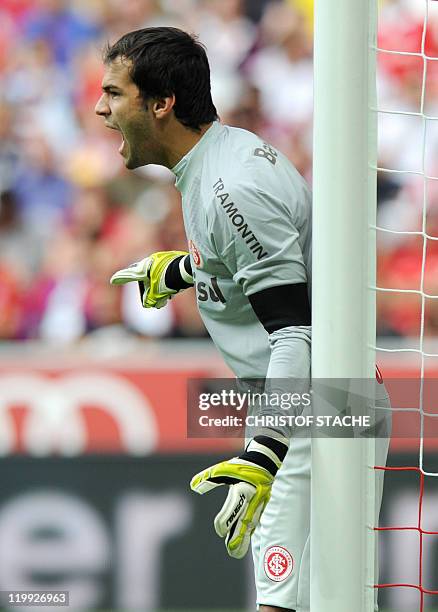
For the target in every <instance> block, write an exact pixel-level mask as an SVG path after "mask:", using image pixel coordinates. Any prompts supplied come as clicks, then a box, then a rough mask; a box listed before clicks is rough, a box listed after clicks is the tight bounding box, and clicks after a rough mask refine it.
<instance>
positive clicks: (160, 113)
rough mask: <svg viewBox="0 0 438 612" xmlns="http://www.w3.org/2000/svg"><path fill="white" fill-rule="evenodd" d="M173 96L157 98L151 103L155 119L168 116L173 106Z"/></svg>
mask: <svg viewBox="0 0 438 612" xmlns="http://www.w3.org/2000/svg"><path fill="white" fill-rule="evenodd" d="M175 101H176V100H175V95H174V94H172V95H171V96H168V97H167V98H158V99H156V100H154V101H153V103H152V112H153V114H154V115H155V118H156V119H164V118H165V117H167V116H169V114H170V113H171V112H172V109H173V107H174V106H175Z"/></svg>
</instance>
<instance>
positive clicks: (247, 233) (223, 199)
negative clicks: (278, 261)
mask: <svg viewBox="0 0 438 612" xmlns="http://www.w3.org/2000/svg"><path fill="white" fill-rule="evenodd" d="M213 191H214V195H215V197H216V199H217V201H218V202H219V204H220V206H221V208H222V210H224V211H225V213H226V214H227V215H228V217H229V218H230V219H231V223H232V224H233V225H234V227H235V228H237V231H238V232H239V234H240V235H241V236H242V238H243V240H244V241H245V243H246V244H247V245H248V247H249V250H250V251H252V252H253V253H254V255H256V256H257V259H258V260H259V261H260V260H261V259H263V258H264V257H267V256H268V252H267V251H266V250H265V248H264V247H263V245H262V244H261V243H260V242H259V240H258V239H257V236H256V235H255V234H254V232H253V231H252V230H251V228H250V227H249V226H248V223H247V222H246V221H245V217H244V216H243V215H242V214H241V213H240V211H239V209H238V207H237V205H236V204H235V203H234V202H233V201H232V199H231V196H230V194H229V193H227V192H226V190H225V185H224V182H223V180H222V179H221V178H220V179H218V180H217V181H216V183H214V185H213Z"/></svg>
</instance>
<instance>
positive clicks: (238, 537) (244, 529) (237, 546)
mask: <svg viewBox="0 0 438 612" xmlns="http://www.w3.org/2000/svg"><path fill="white" fill-rule="evenodd" d="M265 505H266V504H261V505H260V506H258V508H257V509H256V511H255V512H254V516H253V518H252V520H251V522H250V523H245V516H244V515H241V516H239V518H238V520H237V521H236V523H234V524H233V526H232V529H231V530H230V532H229V534H228V535H227V537H226V538H225V547H226V549H227V552H228V554H229V555H230V557H233V558H234V559H243V557H244V556H245V555H246V553H247V552H248V548H249V545H250V543H251V536H252V534H253V532H254V529H255V528H256V527H257V525H258V523H259V521H260V517H261V515H262V512H263V510H264V507H265Z"/></svg>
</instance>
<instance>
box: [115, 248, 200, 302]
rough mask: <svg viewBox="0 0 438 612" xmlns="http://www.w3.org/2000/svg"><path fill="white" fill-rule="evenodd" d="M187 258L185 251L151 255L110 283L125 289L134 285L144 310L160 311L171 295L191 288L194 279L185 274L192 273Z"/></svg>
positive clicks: (121, 272) (119, 272) (121, 271)
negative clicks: (157, 309)
mask: <svg viewBox="0 0 438 612" xmlns="http://www.w3.org/2000/svg"><path fill="white" fill-rule="evenodd" d="M188 256H189V254H188V253H187V252H185V251H159V252H157V253H152V255H149V257H145V259H142V260H141V261H138V262H137V263H134V264H132V265H131V266H128V267H127V268H123V269H122V270H119V271H118V272H116V273H115V274H113V276H112V277H111V280H110V282H111V284H112V285H125V284H126V283H130V282H132V281H137V282H138V285H139V288H140V298H141V303H142V305H143V307H144V308H162V307H163V306H165V305H166V303H167V300H168V299H170V298H171V297H172V295H175V293H179V291H182V290H183V289H186V288H188V287H191V286H193V277H192V275H191V273H189V271H188V270H187V268H188V269H189V270H191V268H190V261H187V260H188ZM170 272H171V274H170ZM169 278H170V280H171V281H173V282H170V281H169ZM166 281H167V283H169V285H171V286H168V285H167V284H166Z"/></svg>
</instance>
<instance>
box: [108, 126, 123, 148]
mask: <svg viewBox="0 0 438 612" xmlns="http://www.w3.org/2000/svg"><path fill="white" fill-rule="evenodd" d="M105 126H106V127H107V128H109V129H110V130H116V132H120V134H121V136H122V142H121V143H120V146H119V148H118V151H119V153H123V149H124V147H125V137H124V136H123V132H122V130H121V129H120V128H118V127H116V126H115V125H110V124H109V123H105Z"/></svg>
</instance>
